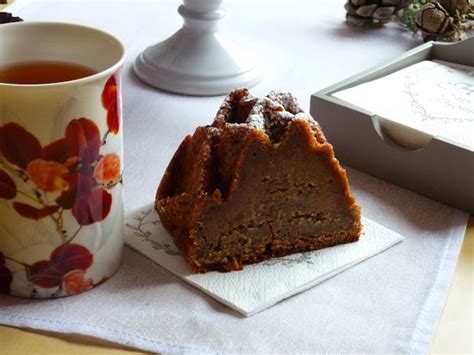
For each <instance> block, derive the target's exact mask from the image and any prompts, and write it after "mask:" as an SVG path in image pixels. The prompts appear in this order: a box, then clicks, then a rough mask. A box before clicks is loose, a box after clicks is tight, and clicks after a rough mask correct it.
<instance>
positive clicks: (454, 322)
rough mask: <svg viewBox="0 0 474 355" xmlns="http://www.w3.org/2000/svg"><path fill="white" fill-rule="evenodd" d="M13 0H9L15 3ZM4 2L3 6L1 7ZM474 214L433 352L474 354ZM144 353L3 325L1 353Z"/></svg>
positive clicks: (96, 340)
mask: <svg viewBox="0 0 474 355" xmlns="http://www.w3.org/2000/svg"><path fill="white" fill-rule="evenodd" d="M12 1H13V0H9V2H12ZM1 8H2V5H0V9H1ZM473 289H474V216H471V217H470V220H469V226H468V229H467V231H466V237H465V239H464V243H463V246H462V250H461V254H460V256H459V260H458V263H457V266H456V272H455V275H454V279H453V283H452V285H451V289H450V292H449V297H448V300H447V302H446V306H445V308H444V311H443V314H442V316H441V321H440V323H439V326H438V330H437V333H436V336H435V339H434V342H433V348H432V353H434V354H435V353H464V354H473V353H474V344H473V339H474V318H473V316H474V307H473V304H474V293H473ZM38 353H44V354H70V353H80V354H143V352H140V351H134V350H133V349H130V348H127V347H124V346H120V345H117V344H114V343H111V342H108V341H104V340H101V339H95V338H90V337H86V336H81V335H75V334H74V335H70V334H68V335H63V334H57V333H48V332H42V331H33V330H24V329H17V328H12V327H5V326H1V325H0V354H1V355H7V354H14V355H17V354H38Z"/></svg>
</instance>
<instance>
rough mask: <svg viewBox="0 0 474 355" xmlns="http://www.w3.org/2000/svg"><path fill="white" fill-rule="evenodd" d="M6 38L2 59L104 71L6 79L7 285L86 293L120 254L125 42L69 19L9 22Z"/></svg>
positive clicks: (3, 253) (1, 30) (0, 196)
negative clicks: (48, 80) (43, 80)
mask: <svg viewBox="0 0 474 355" xmlns="http://www.w3.org/2000/svg"><path fill="white" fill-rule="evenodd" d="M0 41H1V42H2V52H1V53H0V63H18V62H25V61H51V60H54V61H61V62H68V63H75V64H80V65H83V66H87V67H89V68H91V69H95V71H97V74H94V75H91V76H89V77H85V78H81V79H78V80H73V81H67V82H61V83H53V84H37V85H15V84H2V83H0V293H7V294H12V295H17V296H23V297H38V298H49V297H61V296H67V295H71V294H76V293H80V292H83V291H86V290H88V289H90V288H92V287H94V286H97V285H99V284H100V283H102V282H104V281H105V280H107V279H108V278H109V277H111V276H112V275H113V273H114V272H115V271H116V270H117V268H118V266H119V264H120V260H121V253H122V247H123V200H122V184H123V181H122V169H123V149H122V118H121V95H120V70H121V67H122V65H123V61H124V49H123V46H122V44H121V43H120V41H119V40H117V39H116V38H114V37H113V36H111V35H109V34H107V33H105V32H101V31H99V30H96V29H92V28H88V27H83V26H78V25H72V24H63V23H46V22H45V23H41V22H37V23H35V22H31V23H27V22H25V23H15V24H8V25H3V26H0ZM38 44H39V45H38ZM13 48H14V50H13Z"/></svg>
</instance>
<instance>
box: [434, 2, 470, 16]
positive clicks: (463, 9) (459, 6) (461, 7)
mask: <svg viewBox="0 0 474 355" xmlns="http://www.w3.org/2000/svg"><path fill="white" fill-rule="evenodd" d="M438 2H439V3H440V4H441V6H443V7H444V8H445V9H446V10H447V11H448V12H449V14H450V15H451V16H455V15H456V11H459V13H460V14H461V15H462V14H466V13H468V12H469V10H470V8H471V6H474V5H471V2H470V1H469V0H438Z"/></svg>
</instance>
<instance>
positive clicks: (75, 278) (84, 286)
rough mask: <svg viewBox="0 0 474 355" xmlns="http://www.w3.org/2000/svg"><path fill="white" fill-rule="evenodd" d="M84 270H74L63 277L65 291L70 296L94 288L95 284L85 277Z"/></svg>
mask: <svg viewBox="0 0 474 355" xmlns="http://www.w3.org/2000/svg"><path fill="white" fill-rule="evenodd" d="M85 274H86V272H85V271H84V270H73V271H70V272H68V273H67V274H66V275H64V277H63V289H64V291H65V292H66V293H67V294H68V295H74V294H76V293H81V292H84V291H87V290H88V289H90V288H92V286H93V285H94V282H93V281H92V279H88V278H86V277H85Z"/></svg>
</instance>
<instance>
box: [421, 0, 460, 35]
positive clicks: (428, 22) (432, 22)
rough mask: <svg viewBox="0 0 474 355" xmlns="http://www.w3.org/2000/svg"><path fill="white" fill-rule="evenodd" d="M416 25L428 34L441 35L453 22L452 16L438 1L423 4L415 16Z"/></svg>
mask: <svg viewBox="0 0 474 355" xmlns="http://www.w3.org/2000/svg"><path fill="white" fill-rule="evenodd" d="M415 23H416V26H417V27H418V28H419V29H420V30H422V31H423V32H424V33H425V34H428V35H435V36H438V35H442V34H443V33H445V32H446V31H447V30H448V29H449V27H451V25H452V24H453V18H452V17H451V16H449V13H448V11H446V10H445V9H444V7H442V6H441V5H440V4H439V3H438V2H436V1H435V2H432V3H428V4H426V5H424V6H423V7H422V8H421V9H420V10H419V11H418V12H417V13H416V17H415Z"/></svg>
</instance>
